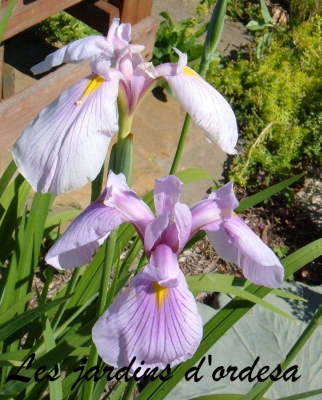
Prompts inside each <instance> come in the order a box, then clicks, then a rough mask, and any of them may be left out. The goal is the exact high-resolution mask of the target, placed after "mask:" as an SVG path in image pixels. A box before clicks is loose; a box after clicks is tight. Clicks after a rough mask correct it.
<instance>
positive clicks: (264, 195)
mask: <svg viewBox="0 0 322 400" xmlns="http://www.w3.org/2000/svg"><path fill="white" fill-rule="evenodd" d="M304 174H305V172H303V173H302V174H299V175H295V176H293V177H292V178H289V179H286V180H285V181H283V182H280V183H277V184H276V185H274V186H271V187H269V188H267V189H264V190H262V191H261V192H259V193H256V194H254V195H252V196H249V197H247V198H246V199H243V200H241V202H240V203H239V206H238V207H237V208H236V209H235V212H236V213H237V214H239V213H242V212H243V211H245V210H247V209H248V208H251V207H253V206H255V205H256V204H258V203H261V202H262V201H264V200H267V199H269V198H270V197H272V196H273V195H274V194H276V193H278V192H280V191H282V190H283V189H285V188H287V187H288V186H290V185H292V183H294V182H296V181H298V180H299V179H301V178H302V176H303V175H304Z"/></svg>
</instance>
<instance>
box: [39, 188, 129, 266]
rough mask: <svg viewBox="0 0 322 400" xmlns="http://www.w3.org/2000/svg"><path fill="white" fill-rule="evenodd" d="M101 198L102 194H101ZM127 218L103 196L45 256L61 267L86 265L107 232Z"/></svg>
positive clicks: (74, 222)
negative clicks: (106, 201)
mask: <svg viewBox="0 0 322 400" xmlns="http://www.w3.org/2000/svg"><path fill="white" fill-rule="evenodd" d="M101 197H102V196H101ZM127 221H128V219H127V218H126V217H125V216H124V215H122V214H121V213H120V212H118V211H117V210H115V209H114V208H110V207H106V206H105V205H104V203H103V202H102V199H100V200H97V201H95V202H94V203H92V204H91V205H90V206H89V207H87V208H86V210H85V211H84V212H83V213H82V214H80V215H79V216H78V217H77V218H76V219H75V220H74V221H73V222H72V223H71V225H70V226H69V227H68V229H67V230H66V232H65V233H64V234H63V235H62V236H61V237H60V239H59V240H58V241H57V242H56V243H55V244H54V246H53V247H52V248H51V249H50V250H49V252H48V253H47V255H46V262H47V263H48V264H50V265H52V266H54V267H55V268H58V269H72V268H74V267H79V266H81V265H84V264H87V263H88V262H89V261H90V260H91V258H92V256H93V254H94V252H95V250H97V249H98V248H99V246H100V245H101V244H102V243H103V241H104V240H105V238H106V237H107V235H108V234H109V233H110V232H111V231H112V230H113V229H114V228H116V227H118V226H119V225H121V224H122V223H123V222H127Z"/></svg>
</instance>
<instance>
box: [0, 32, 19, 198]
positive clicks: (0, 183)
mask: <svg viewBox="0 0 322 400" xmlns="http://www.w3.org/2000/svg"><path fill="white" fill-rule="evenodd" d="M0 41H1V39H0ZM16 171H17V166H16V163H15V162H14V161H13V160H12V161H11V163H10V164H9V165H8V167H7V168H6V170H5V171H4V173H3V174H2V176H1V178H0V199H1V197H2V195H3V193H4V191H5V190H6V188H7V186H8V184H9V182H10V181H11V179H12V177H13V176H14V174H15V172H16Z"/></svg>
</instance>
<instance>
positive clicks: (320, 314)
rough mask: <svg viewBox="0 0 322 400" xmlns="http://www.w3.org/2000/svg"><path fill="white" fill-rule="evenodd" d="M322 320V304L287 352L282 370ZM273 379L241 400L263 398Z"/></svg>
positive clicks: (257, 386)
mask: <svg viewBox="0 0 322 400" xmlns="http://www.w3.org/2000/svg"><path fill="white" fill-rule="evenodd" d="M321 322H322V304H321V305H320V307H319V308H318V310H317V312H316V313H315V315H314V317H313V318H312V320H311V322H310V323H309V324H308V326H307V327H306V328H305V330H304V331H303V333H302V335H301V336H300V337H299V338H298V340H297V341H296V343H295V344H294V346H293V347H292V348H291V350H290V351H289V353H288V354H287V356H286V358H285V359H284V360H283V361H282V362H281V367H282V371H285V370H286V368H287V367H288V366H289V365H290V364H291V363H292V361H293V360H294V358H295V357H296V356H297V355H298V353H299V352H300V351H301V350H302V348H303V347H304V346H305V344H306V342H307V341H308V340H309V338H310V337H311V336H312V334H313V333H314V331H315V330H316V328H317V327H318V326H319V325H320V324H321ZM273 383H274V382H273V381H272V380H270V379H269V380H267V381H264V382H262V383H260V384H258V385H256V386H255V387H254V388H253V389H252V390H251V391H250V392H248V393H247V394H245V396H244V397H242V398H241V400H246V399H247V400H260V399H262V397H263V395H264V394H265V393H266V392H267V391H268V389H269V388H270V387H271V386H272V385H273Z"/></svg>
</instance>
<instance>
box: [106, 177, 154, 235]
mask: <svg viewBox="0 0 322 400" xmlns="http://www.w3.org/2000/svg"><path fill="white" fill-rule="evenodd" d="M104 204H105V205H106V206H108V207H113V208H115V209H116V210H118V211H119V212H120V213H121V214H123V215H124V216H125V217H126V218H127V219H128V220H129V221H130V222H131V223H132V224H133V225H134V226H135V227H136V228H137V230H138V231H139V233H140V235H141V238H143V237H144V234H145V229H146V227H147V224H148V223H149V222H150V221H152V220H153V219H154V215H153V213H152V211H151V210H150V208H149V207H148V206H147V205H146V204H145V203H144V201H143V200H141V199H140V198H139V197H138V196H137V194H136V193H135V192H134V191H133V190H132V189H130V188H129V186H128V185H127V183H126V179H125V176H124V175H123V174H118V175H115V174H114V173H113V171H110V173H109V176H108V180H107V194H106V197H105V199H104Z"/></svg>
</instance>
